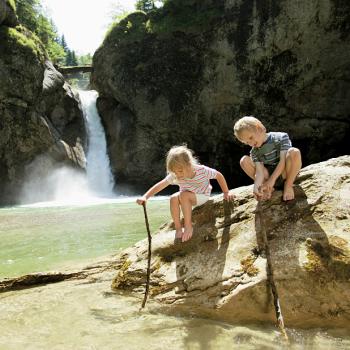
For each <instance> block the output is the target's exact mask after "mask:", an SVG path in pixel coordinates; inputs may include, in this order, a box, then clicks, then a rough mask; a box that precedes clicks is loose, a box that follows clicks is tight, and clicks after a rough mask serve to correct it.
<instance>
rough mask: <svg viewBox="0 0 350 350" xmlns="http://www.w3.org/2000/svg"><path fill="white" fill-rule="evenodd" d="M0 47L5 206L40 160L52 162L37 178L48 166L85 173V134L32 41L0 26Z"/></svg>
mask: <svg viewBox="0 0 350 350" xmlns="http://www.w3.org/2000/svg"><path fill="white" fill-rule="evenodd" d="M0 42H1V46H0V75H1V80H0V204H9V203H13V202H16V200H17V195H18V193H19V191H20V189H21V185H22V183H23V180H24V179H25V177H26V169H27V168H28V166H30V164H31V163H32V162H33V161H34V160H35V159H36V157H38V156H39V155H40V156H45V157H47V158H48V160H50V161H48V162H44V163H42V164H43V169H37V174H38V176H40V174H41V173H46V172H47V171H48V170H49V169H47V168H46V165H47V164H52V166H57V165H58V163H62V162H64V163H67V164H70V165H71V166H74V167H78V168H83V167H84V160H85V155H84V150H83V145H84V144H85V135H86V132H85V126H84V119H83V114H82V111H81V108H80V105H79V99H78V97H77V96H75V95H74V94H73V92H72V90H71V88H70V87H69V86H68V85H67V84H66V83H65V82H64V80H63V78H62V75H61V74H60V73H58V72H57V71H56V70H55V69H54V67H53V66H52V64H51V63H50V62H48V61H47V58H46V53H45V51H44V49H43V48H42V44H41V43H40V42H38V40H37V39H36V37H34V36H33V35H32V33H31V32H29V31H28V30H26V29H25V28H23V27H21V28H20V27H17V28H9V27H8V26H5V25H1V26H0ZM44 164H46V165H45V166H44Z"/></svg>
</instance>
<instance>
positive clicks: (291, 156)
mask: <svg viewBox="0 0 350 350" xmlns="http://www.w3.org/2000/svg"><path fill="white" fill-rule="evenodd" d="M300 169H301V154H300V151H299V149H298V148H295V147H292V148H290V149H289V150H288V152H287V155H286V171H285V175H286V180H285V182H284V190H283V200H284V201H290V200H292V199H294V190H293V184H294V181H295V178H296V177H297V175H298V173H299V171H300Z"/></svg>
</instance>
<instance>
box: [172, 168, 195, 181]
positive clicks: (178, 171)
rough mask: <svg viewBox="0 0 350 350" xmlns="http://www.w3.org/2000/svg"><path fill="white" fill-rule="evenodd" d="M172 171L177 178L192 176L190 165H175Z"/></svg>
mask: <svg viewBox="0 0 350 350" xmlns="http://www.w3.org/2000/svg"><path fill="white" fill-rule="evenodd" d="M173 173H174V174H175V176H176V178H177V179H179V180H182V179H184V178H186V177H187V178H191V177H193V169H192V166H191V165H188V166H176V167H175V168H174V170H173Z"/></svg>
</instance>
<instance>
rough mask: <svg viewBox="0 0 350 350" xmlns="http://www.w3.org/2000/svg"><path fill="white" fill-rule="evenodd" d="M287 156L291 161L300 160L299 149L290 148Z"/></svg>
mask: <svg viewBox="0 0 350 350" xmlns="http://www.w3.org/2000/svg"><path fill="white" fill-rule="evenodd" d="M287 156H289V157H291V158H292V159H299V158H301V153H300V150H299V148H296V147H291V148H290V149H289V150H288V151H287Z"/></svg>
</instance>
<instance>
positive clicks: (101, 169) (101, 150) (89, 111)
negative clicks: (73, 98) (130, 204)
mask: <svg viewBox="0 0 350 350" xmlns="http://www.w3.org/2000/svg"><path fill="white" fill-rule="evenodd" d="M79 95H80V99H81V102H82V106H83V111H84V116H85V118H86V122H87V123H86V124H87V128H88V140H89V141H88V152H87V156H86V162H87V164H86V172H87V180H88V187H89V190H90V191H91V192H92V193H93V194H94V195H96V196H104V197H112V196H113V187H114V180H113V175H112V172H111V168H110V162H109V158H108V154H107V144H106V137H105V132H104V129H103V126H102V123H101V119H100V116H99V114H98V112H97V108H96V99H97V96H98V94H97V92H96V91H93V90H92V91H79Z"/></svg>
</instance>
